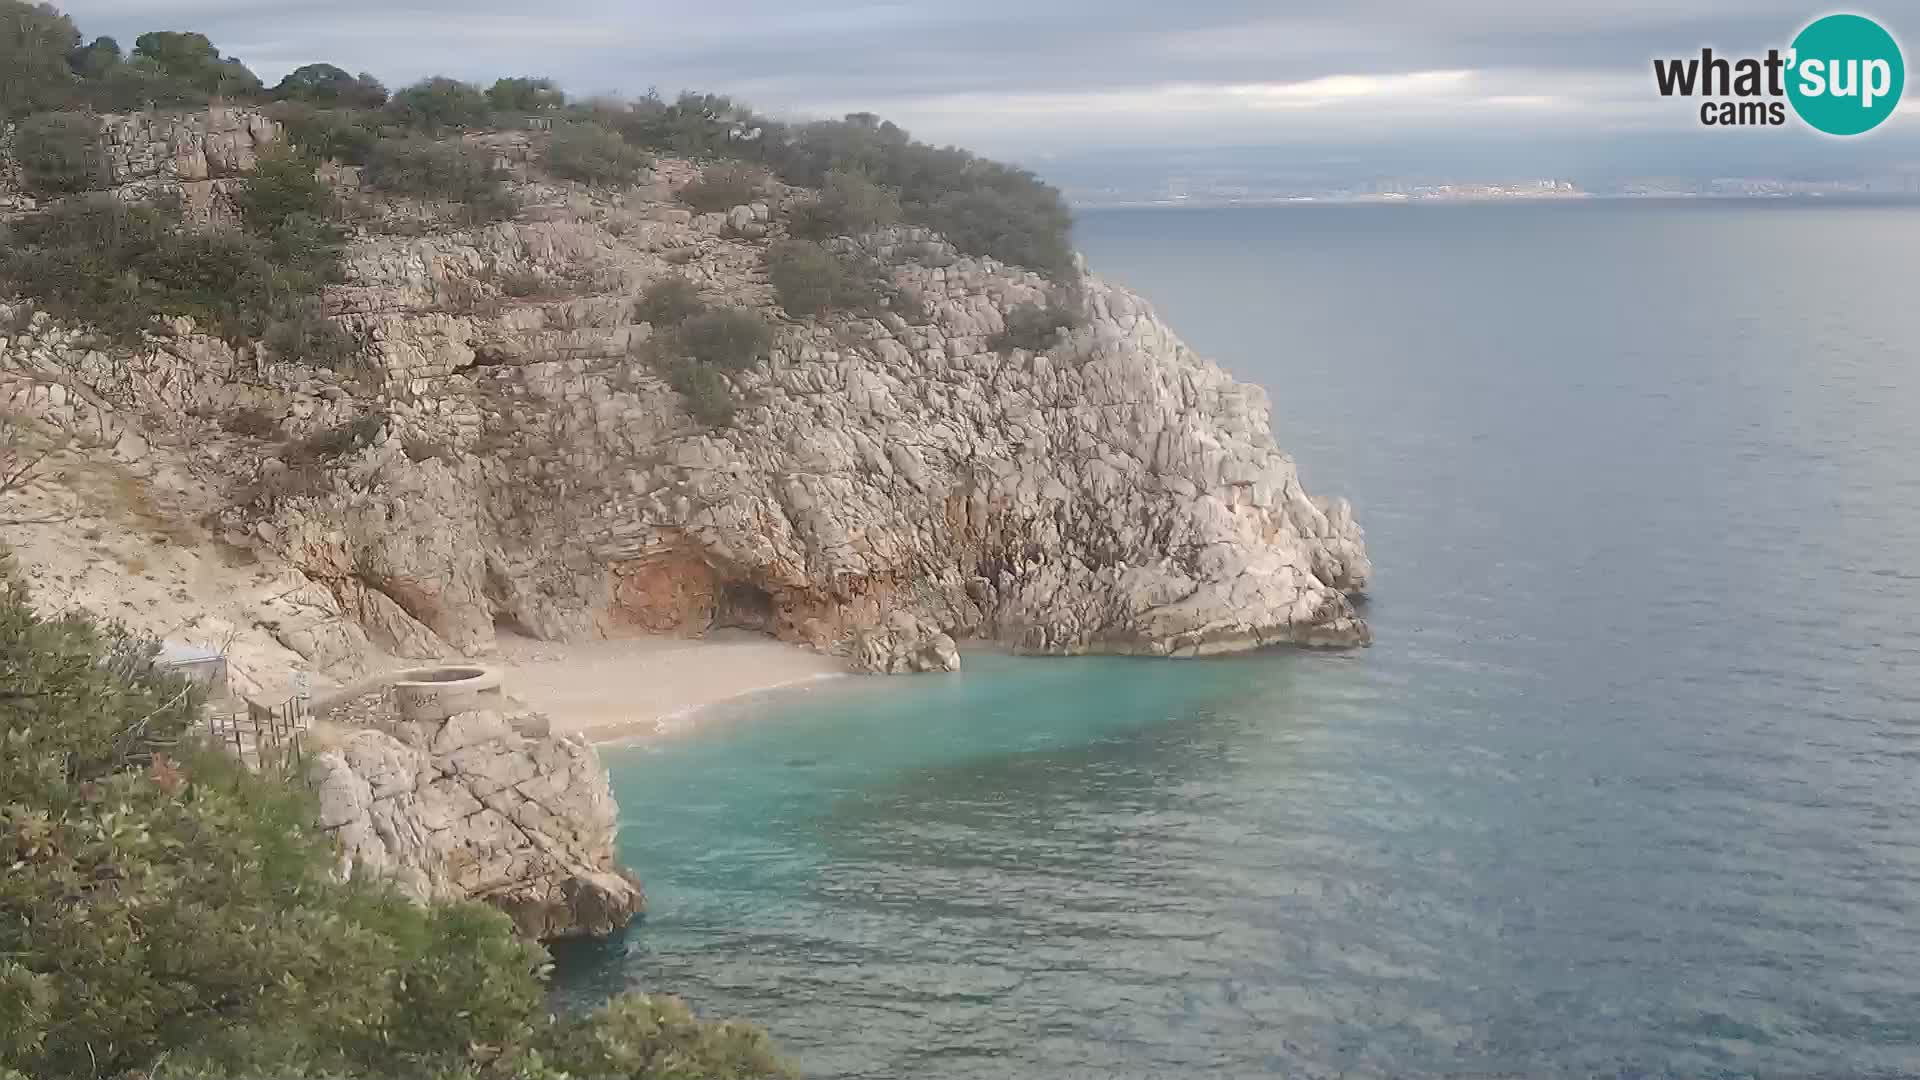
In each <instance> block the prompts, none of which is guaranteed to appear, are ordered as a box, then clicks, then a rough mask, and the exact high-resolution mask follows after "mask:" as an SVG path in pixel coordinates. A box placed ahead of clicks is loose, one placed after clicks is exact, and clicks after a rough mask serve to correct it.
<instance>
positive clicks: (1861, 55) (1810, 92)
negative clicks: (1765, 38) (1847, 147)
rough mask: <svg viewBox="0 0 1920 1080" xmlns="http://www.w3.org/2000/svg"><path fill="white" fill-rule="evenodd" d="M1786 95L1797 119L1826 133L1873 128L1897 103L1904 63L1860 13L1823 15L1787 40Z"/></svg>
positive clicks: (1877, 26) (1894, 46) (1876, 26)
mask: <svg viewBox="0 0 1920 1080" xmlns="http://www.w3.org/2000/svg"><path fill="white" fill-rule="evenodd" d="M1788 63H1789V64H1790V65H1791V66H1790V68H1789V74H1788V79H1787V98H1788V100H1790V101H1792V102H1793V111H1794V112H1797V113H1799V114H1800V119H1802V120H1805V121H1806V122H1807V123H1809V124H1811V125H1813V126H1814V127H1815V128H1817V129H1819V130H1821V131H1824V132H1826V133H1827V134H1829V135H1858V134H1860V133H1861V132H1863V131H1871V130H1873V129H1874V128H1875V127H1877V126H1879V124H1880V121H1882V120H1885V119H1886V118H1887V117H1889V116H1892V115H1893V110H1894V107H1895V106H1897V105H1899V104H1900V91H1901V90H1902V89H1903V88H1904V87H1905V86H1906V83H1907V65H1906V63H1905V61H1903V60H1902V59H1901V58H1900V45H1899V43H1898V42H1896V41H1894V40H1893V35H1892V34H1889V33H1887V32H1886V30H1884V29H1882V28H1881V26H1880V24H1879V23H1877V22H1874V21H1873V20H1872V19H1869V18H1866V17H1864V16H1861V15H1828V16H1827V17H1825V18H1823V19H1816V20H1814V21H1813V22H1811V23H1808V24H1807V28H1806V29H1805V30H1802V31H1800V36H1798V37H1796V38H1794V39H1793V53H1792V59H1791V60H1789V61H1788Z"/></svg>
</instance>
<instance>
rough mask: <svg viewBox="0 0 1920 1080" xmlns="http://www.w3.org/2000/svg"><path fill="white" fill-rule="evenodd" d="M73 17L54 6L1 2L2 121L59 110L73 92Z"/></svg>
mask: <svg viewBox="0 0 1920 1080" xmlns="http://www.w3.org/2000/svg"><path fill="white" fill-rule="evenodd" d="M79 47H80V31H78V30H76V29H74V26H73V20H71V19H69V18H67V17H66V16H65V15H62V14H60V12H58V11H56V10H54V8H53V7H52V6H51V5H49V4H27V3H22V2H21V0H0V121H5V120H7V119H10V118H13V117H18V116H24V115H26V114H28V113H31V112H36V111H38V110H40V109H52V108H58V107H59V106H61V105H62V104H64V103H65V102H66V101H67V97H68V95H69V94H70V93H71V92H72V88H73V83H74V78H73V71H72V70H71V69H69V68H68V67H67V54H68V53H70V52H72V51H73V50H75V49H77V48H79Z"/></svg>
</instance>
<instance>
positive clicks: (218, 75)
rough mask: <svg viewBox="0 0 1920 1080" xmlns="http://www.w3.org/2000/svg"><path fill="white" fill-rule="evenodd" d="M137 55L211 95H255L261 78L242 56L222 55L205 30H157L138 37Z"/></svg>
mask: <svg viewBox="0 0 1920 1080" xmlns="http://www.w3.org/2000/svg"><path fill="white" fill-rule="evenodd" d="M133 55H134V57H135V58H136V59H138V60H143V61H145V62H147V63H148V64H150V65H152V67H153V70H155V71H157V72H159V73H160V74H161V75H164V76H166V77H167V78H169V79H171V80H173V81H175V82H177V83H179V84H180V85H182V86H185V87H190V88H192V89H193V90H196V91H198V92H199V93H201V94H204V95H206V96H208V97H222V98H234V97H242V98H251V97H258V96H260V94H261V93H262V87H261V85H260V80H259V78H258V77H256V76H255V75H254V73H253V72H251V71H248V70H247V66H246V65H245V64H242V63H241V62H240V61H238V60H234V59H231V58H228V57H223V56H221V55H220V50H219V49H216V48H214V47H213V42H211V41H208V40H207V36H206V35H205V34H193V33H183V32H179V31H174V30H157V31H154V32H152V33H148V34H141V35H140V36H139V37H137V38H135V39H134V42H133Z"/></svg>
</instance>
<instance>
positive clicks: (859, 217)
mask: <svg viewBox="0 0 1920 1080" xmlns="http://www.w3.org/2000/svg"><path fill="white" fill-rule="evenodd" d="M903 216H904V212H903V211H902V210H901V208H900V197H899V196H898V195H896V194H894V193H893V192H892V191H890V190H888V189H886V188H883V187H881V186H880V185H879V184H876V183H874V182H873V181H872V180H870V179H868V178H867V177H866V176H864V175H862V174H860V173H857V172H848V171H847V170H845V169H833V170H830V171H828V173H827V178H826V180H825V181H824V183H823V185H822V187H821V189H820V197H819V198H818V199H817V200H815V201H814V202H812V203H808V204H805V205H802V206H801V207H799V208H798V209H796V210H795V211H794V216H793V226H792V227H793V234H794V235H795V236H800V237H805V238H808V239H812V240H824V239H827V238H828V237H833V236H860V235H863V234H865V233H870V232H872V231H873V230H875V229H879V228H884V227H886V226H888V225H897V224H899V222H900V220H901V218H902V217H903Z"/></svg>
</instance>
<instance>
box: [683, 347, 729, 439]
mask: <svg viewBox="0 0 1920 1080" xmlns="http://www.w3.org/2000/svg"><path fill="white" fill-rule="evenodd" d="M667 384H668V385H670V386H672V387H673V388H674V389H675V390H678V391H679V392H680V396H681V398H682V399H683V400H684V401H685V403H686V406H687V412H688V413H689V414H691V415H692V416H693V418H694V419H695V420H698V421H700V422H701V423H703V424H706V425H707V426H708V427H726V426H727V425H728V424H731V423H732V422H733V413H734V410H735V409H736V408H737V407H738V406H737V404H736V402H735V400H734V393H733V383H732V381H731V380H729V379H728V378H727V377H726V375H725V374H724V373H722V372H720V371H718V370H716V369H714V368H711V367H708V366H707V365H705V364H700V363H696V362H694V361H692V360H685V359H682V360H677V361H675V362H673V363H672V364H671V365H669V366H668V368H667Z"/></svg>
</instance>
